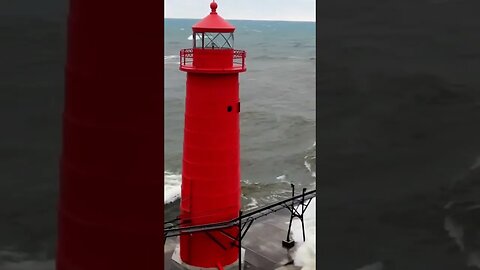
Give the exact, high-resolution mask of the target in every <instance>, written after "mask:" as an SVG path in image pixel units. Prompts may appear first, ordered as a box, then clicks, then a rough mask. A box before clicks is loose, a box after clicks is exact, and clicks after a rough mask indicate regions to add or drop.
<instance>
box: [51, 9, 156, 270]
mask: <svg viewBox="0 0 480 270" xmlns="http://www.w3.org/2000/svg"><path fill="white" fill-rule="evenodd" d="M162 57H163V2H161V1H153V0H151V1H150V0H149V1H121V0H116V1H113V0H102V1H98V0H70V14H69V19H68V54H67V64H66V90H65V108H64V117H63V149H62V157H61V166H60V167H61V169H60V200H59V221H58V224H59V228H58V229H59V233H58V247H57V250H58V251H57V270H97V269H98V270H100V269H101V270H107V269H114V270H123V269H125V270H127V269H128V270H132V269H141V270H146V269H156V270H158V269H163V256H164V255H163V227H162V226H163V224H162V222H163V59H162Z"/></svg>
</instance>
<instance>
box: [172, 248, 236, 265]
mask: <svg viewBox="0 0 480 270" xmlns="http://www.w3.org/2000/svg"><path fill="white" fill-rule="evenodd" d="M172 261H173V262H175V263H173V264H172V268H171V270H174V269H175V270H218V268H217V267H211V268H203V267H197V266H192V265H188V264H186V263H184V262H183V261H182V259H181V258H180V244H177V246H176V247H175V251H174V252H173V255H172ZM244 265H245V249H244V248H242V270H243V269H244ZM223 269H224V270H238V260H237V261H236V262H234V263H232V264H230V265H225V266H223Z"/></svg>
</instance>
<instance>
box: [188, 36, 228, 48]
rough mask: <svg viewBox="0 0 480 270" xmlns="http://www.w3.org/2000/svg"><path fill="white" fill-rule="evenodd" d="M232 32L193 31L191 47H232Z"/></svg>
mask: <svg viewBox="0 0 480 270" xmlns="http://www.w3.org/2000/svg"><path fill="white" fill-rule="evenodd" d="M233 41H234V38H233V33H213V32H206V33H193V47H194V48H204V49H233Z"/></svg>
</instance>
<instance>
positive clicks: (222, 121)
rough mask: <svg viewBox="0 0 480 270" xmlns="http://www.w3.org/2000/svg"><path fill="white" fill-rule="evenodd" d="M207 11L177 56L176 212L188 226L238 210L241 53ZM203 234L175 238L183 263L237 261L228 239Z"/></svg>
mask: <svg viewBox="0 0 480 270" xmlns="http://www.w3.org/2000/svg"><path fill="white" fill-rule="evenodd" d="M210 7H211V10H212V11H211V13H210V14H209V15H208V16H207V17H205V18H204V19H203V20H201V21H199V22H198V23H196V24H195V25H194V26H193V27H192V30H193V48H191V49H183V50H181V51H180V70H182V71H185V72H187V83H186V88H187V89H186V106H185V107H186V108H185V132H184V135H185V136H184V148H183V169H182V171H183V173H182V196H181V206H180V207H181V219H182V221H183V222H182V223H185V224H188V225H199V224H207V223H214V222H222V221H227V220H230V219H233V218H236V217H238V213H239V210H240V207H241V204H240V194H241V188H240V137H239V134H240V132H239V130H240V128H239V112H240V101H239V81H238V73H240V72H244V71H245V70H246V67H245V55H246V53H245V51H240V50H234V49H233V32H234V31H235V27H234V26H232V25H231V24H230V23H228V22H227V21H225V20H224V19H223V18H222V17H220V16H219V15H218V14H217V12H216V9H217V4H216V3H215V2H213V3H211V4H210ZM226 231H227V232H230V234H232V235H236V234H237V232H238V231H237V229H236V228H230V229H228V230H226ZM209 234H210V235H208V234H207V233H194V234H191V235H182V236H181V237H180V258H181V260H182V261H183V263H185V264H187V265H191V266H196V267H215V266H217V265H218V263H221V264H222V265H230V264H232V263H234V262H235V261H236V260H237V258H238V249H237V248H236V247H234V246H232V245H231V244H232V240H231V239H229V238H227V237H226V236H225V235H223V234H221V233H219V232H209ZM212 237H213V238H215V239H216V240H217V241H218V242H220V243H221V244H222V245H223V246H224V247H226V248H227V249H224V248H222V247H221V246H220V245H219V244H218V243H216V242H215V241H213V240H212Z"/></svg>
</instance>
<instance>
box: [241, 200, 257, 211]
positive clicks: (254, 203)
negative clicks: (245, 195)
mask: <svg viewBox="0 0 480 270" xmlns="http://www.w3.org/2000/svg"><path fill="white" fill-rule="evenodd" d="M250 199H251V202H249V203H248V204H247V205H246V206H245V210H244V211H250V210H252V209H255V208H257V207H258V202H257V200H255V198H250Z"/></svg>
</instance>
